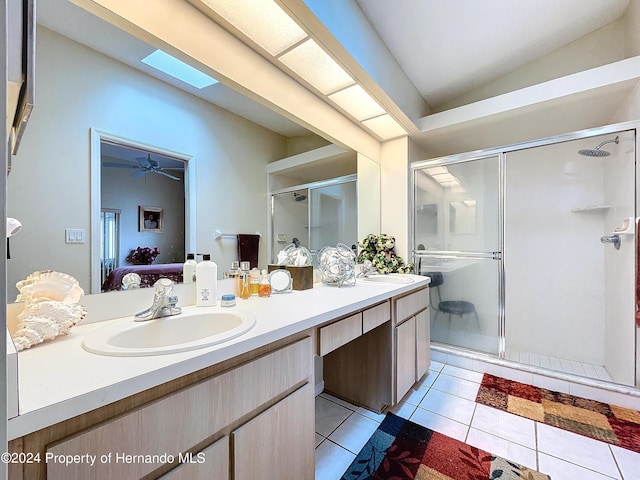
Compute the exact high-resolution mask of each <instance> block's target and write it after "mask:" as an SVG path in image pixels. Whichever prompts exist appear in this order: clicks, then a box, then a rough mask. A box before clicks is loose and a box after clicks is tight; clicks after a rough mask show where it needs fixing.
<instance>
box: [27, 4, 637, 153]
mask: <svg viewBox="0 0 640 480" xmlns="http://www.w3.org/2000/svg"><path fill="white" fill-rule="evenodd" d="M341 1H345V2H347V1H353V2H357V4H358V5H359V6H360V8H361V9H362V11H363V13H364V14H365V15H366V16H367V18H368V19H369V21H370V23H371V24H372V26H373V27H374V28H375V29H376V30H377V32H378V34H379V35H380V37H381V39H382V40H383V42H384V43H385V44H386V45H387V47H388V48H389V50H390V51H391V52H392V54H393V55H394V56H395V57H396V59H397V60H398V62H399V64H400V65H401V67H402V68H403V69H404V71H405V72H406V74H407V75H408V77H409V78H410V80H411V81H412V82H413V83H414V84H415V86H416V88H417V89H418V90H419V91H420V93H421V94H422V95H423V97H424V98H425V101H426V102H427V103H428V104H429V105H430V106H432V107H437V106H438V105H441V104H443V103H446V102H448V101H450V100H451V99H454V98H456V97H459V96H460V95H463V94H465V93H467V92H469V91H470V90H473V89H475V88H477V87H480V86H482V85H484V84H486V83H487V82H490V81H492V80H495V79H496V78H499V77H501V76H504V75H505V74H508V73H509V72H511V71H513V70H515V69H518V68H520V67H522V66H523V65H525V64H528V63H530V62H532V61H534V60H536V59H537V58H539V57H542V56H544V55H546V54H548V53H550V52H552V51H554V50H556V49H558V48H560V47H562V46H564V45H566V44H568V43H570V42H572V41H574V40H576V39H578V38H580V37H581V36H584V35H586V34H588V33H590V32H592V31H595V30H597V29H598V28H601V27H602V26H604V25H607V24H609V23H610V22H612V21H614V20H616V19H617V18H619V17H620V16H621V15H622V14H624V12H625V9H626V8H627V7H628V5H629V2H630V0H394V1H389V0H341ZM37 12H38V22H39V23H41V24H42V25H44V26H46V27H47V28H50V29H52V30H54V31H56V32H58V33H60V34H62V35H64V36H66V37H68V38H71V39H73V40H75V41H78V42H79V43H82V44H84V45H87V46H88V47H90V48H93V49H94V50H97V51H99V52H102V53H104V54H105V55H108V56H110V57H112V58H115V59H117V60H119V61H121V62H123V63H125V64H128V65H130V66H132V67H133V68H136V69H138V70H141V71H144V72H146V73H148V74H150V75H152V76H155V77H156V78H160V79H162V80H164V81H166V82H167V83H170V84H172V85H174V86H176V87H178V88H180V89H182V90H185V91H188V92H190V93H192V94H193V95H196V96H198V97H200V98H203V99H205V100H206V101H209V102H211V103H213V104H216V105H218V106H220V107H222V108H224V109H227V110H229V111H231V112H234V113H236V114H238V115H240V116H242V117H245V118H247V119H249V120H251V121H253V122H255V123H257V124H259V125H262V126H264V127H265V128H268V129H270V130H272V131H275V132H277V133H280V134H282V135H284V136H287V137H294V136H301V135H308V134H310V132H309V131H308V130H306V129H304V128H302V127H300V126H298V125H296V124H295V123H294V122H292V121H290V120H288V119H286V118H284V117H282V116H281V115H279V114H276V113H274V112H272V111H271V110H270V109H268V108H266V107H264V106H262V105H260V104H259V103H257V102H255V101H253V100H250V99H248V98H246V97H244V96H243V95H241V94H239V93H238V92H236V91H235V90H233V89H232V88H229V87H227V86H225V85H222V84H220V83H218V84H216V85H214V86H211V87H207V88H205V89H202V90H198V89H196V88H193V87H189V86H187V85H186V84H182V83H181V82H179V81H176V80H174V79H172V78H171V77H168V76H165V77H162V76H161V74H160V73H158V72H156V71H155V70H153V69H151V68H150V67H147V66H146V65H144V64H142V63H141V62H140V59H141V58H143V57H144V56H146V55H147V54H148V53H150V52H151V51H153V47H151V46H149V45H147V44H145V43H144V42H141V41H139V40H138V39H136V38H133V37H131V36H130V35H128V34H125V33H123V32H122V31H120V30H119V29H117V28H115V27H113V26H112V25H110V24H108V23H107V22H104V21H102V20H100V19H98V18H96V17H94V16H93V15H91V14H89V13H87V12H85V11H84V10H83V9H81V8H79V7H76V6H75V5H73V4H71V3H69V2H68V1H67V0H38V9H37ZM624 87H625V90H624V91H620V92H616V94H618V97H621V96H623V94H625V93H626V92H627V91H628V90H630V89H632V88H633V84H629V85H627V84H625V86H624ZM610 100H611V99H610V98H606V97H603V100H602V101H601V102H599V103H598V104H597V105H601V108H600V107H598V108H596V107H597V105H596V104H595V103H593V102H591V103H590V106H589V108H588V109H587V111H586V112H585V111H584V110H585V109H574V110H575V111H576V112H578V113H576V115H580V116H581V118H587V117H589V116H591V117H593V116H594V115H595V114H596V113H598V114H600V112H601V111H606V113H607V114H609V113H610V112H609V110H611V109H612V108H614V104H612V103H611V102H610ZM572 101H573V99H572ZM576 102H577V100H576ZM565 103H566V102H565ZM577 103H578V104H579V102H577ZM549 108H552V106H548V108H547V111H543V113H548V109H549ZM559 113H561V115H558V118H560V119H563V118H564V119H565V120H566V121H565V123H566V124H567V125H566V128H567V129H568V130H574V129H575V127H572V126H571V125H573V124H572V121H571V119H570V118H569V117H568V114H567V111H566V110H562V109H561V110H560V112H559ZM554 118H555V117H554ZM573 118H575V115H574V116H573ZM540 123H541V124H544V125H547V124H548V121H545V122H540ZM516 124H518V123H517V122H514V119H513V118H511V117H510V115H508V114H505V115H502V116H498V117H496V118H493V117H492V118H491V119H488V120H487V121H485V122H480V123H478V122H476V123H474V124H473V125H466V124H463V125H459V126H458V127H457V128H449V129H447V130H446V131H429V132H421V133H418V134H417V135H416V134H414V135H413V136H412V138H413V139H414V140H415V141H416V142H418V144H419V145H421V146H423V147H425V148H428V147H430V148H431V149H434V146H433V145H434V141H435V144H438V143H442V144H455V150H456V151H457V152H459V151H464V149H465V148H469V149H475V148H480V147H481V146H482V144H483V142H486V141H487V140H486V138H488V137H487V129H491V130H492V131H493V132H496V131H500V132H504V135H503V136H504V139H502V137H500V138H491V142H494V143H492V144H494V145H495V144H497V143H495V142H498V143H500V142H501V141H502V140H504V143H511V142H515V141H518V140H519V138H520V136H521V135H520V133H519V132H520V130H517V129H515V128H511V127H512V126H513V125H516ZM595 124H598V122H595ZM483 125H484V127H486V128H483ZM521 127H522V125H520V124H518V129H519V128H521ZM524 127H525V128H523V130H524V131H527V129H529V131H528V135H530V136H531V135H539V136H543V135H548V134H552V133H553V131H552V130H549V129H548V131H547V130H545V129H544V128H541V129H540V131H539V132H538V131H536V132H533V131H530V129H531V127H530V125H528V124H527V125H525V126H524ZM516 130H517V131H516ZM462 133H464V138H465V139H466V140H467V142H466V143H465V142H462V143H464V145H463V144H461V142H460V134H462ZM529 138H530V137H529ZM432 153H438V154H445V153H448V151H447V150H441V151H437V152H436V149H434V150H433V152H432Z"/></svg>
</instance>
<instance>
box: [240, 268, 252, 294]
mask: <svg viewBox="0 0 640 480" xmlns="http://www.w3.org/2000/svg"><path fill="white" fill-rule="evenodd" d="M239 278H240V295H239V296H240V298H242V299H244V300H246V299H247V298H249V297H250V296H251V292H250V290H249V272H247V271H245V270H242V271H241V272H240V275H239Z"/></svg>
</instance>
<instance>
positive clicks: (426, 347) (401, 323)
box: [393, 288, 431, 403]
mask: <svg viewBox="0 0 640 480" xmlns="http://www.w3.org/2000/svg"><path fill="white" fill-rule="evenodd" d="M428 306H429V289H428V288H423V289H421V290H418V291H416V292H413V293H410V294H408V295H405V296H403V297H399V298H395V299H393V308H394V316H393V324H394V325H395V327H394V338H395V359H394V360H395V368H394V371H395V390H394V403H397V402H399V401H400V400H401V399H402V397H404V395H405V394H406V393H407V392H408V391H409V389H410V388H411V387H412V386H413V384H414V383H416V382H417V381H418V380H420V379H421V378H422V377H423V376H424V374H425V373H427V371H428V370H429V364H430V361H431V358H430V348H431V347H430V342H431V340H430V330H429V309H428Z"/></svg>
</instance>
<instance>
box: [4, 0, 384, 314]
mask: <svg viewBox="0 0 640 480" xmlns="http://www.w3.org/2000/svg"><path fill="white" fill-rule="evenodd" d="M153 51H154V48H153V47H151V46H149V45H147V44H145V43H144V42H141V41H140V40H138V39H136V38H133V37H132V36H130V35H129V34H126V33H124V32H122V31H120V30H119V29H117V28H115V27H114V26H112V25H111V24H108V23H107V22H104V21H103V20H101V19H98V18H97V17H95V16H93V15H91V14H89V13H87V12H86V11H84V10H83V9H81V8H79V7H77V6H75V5H73V4H71V3H68V2H66V1H60V0H39V3H38V27H37V45H36V52H37V53H36V70H37V75H36V95H37V106H36V108H35V109H34V111H33V114H32V117H31V120H30V123H29V126H28V128H27V131H26V132H25V135H24V137H23V139H22V144H21V148H20V151H19V153H18V155H17V156H16V157H15V158H14V159H13V169H12V172H11V175H10V176H9V180H8V184H9V185H8V191H7V214H8V215H9V216H11V217H15V218H17V219H19V220H20V221H21V222H22V224H23V229H22V231H21V232H20V233H19V234H18V235H16V236H15V237H13V238H12V239H11V245H10V253H11V258H10V259H9V260H8V263H7V265H8V267H7V269H8V273H7V277H8V283H7V285H8V296H9V300H10V301H11V300H12V299H13V298H15V294H16V293H17V290H16V289H15V287H14V285H15V283H16V282H17V281H19V280H22V279H24V278H25V277H26V276H27V275H29V274H30V273H31V272H34V271H37V270H43V269H52V270H57V271H61V272H64V273H68V274H70V275H72V276H74V277H76V278H77V279H78V280H79V281H80V283H81V285H82V287H83V289H84V290H85V292H86V293H99V292H101V290H102V284H103V278H102V273H101V267H100V263H101V262H100V251H101V245H100V240H102V239H103V238H104V236H102V235H96V234H95V233H92V232H95V231H99V230H100V228H101V224H100V223H99V216H100V212H101V211H103V210H104V211H105V212H107V213H108V212H110V211H112V210H113V211H117V210H121V212H120V213H121V214H122V215H124V214H125V212H124V210H125V207H122V206H121V207H117V206H113V205H106V204H105V205H102V192H101V187H100V186H99V184H96V180H95V179H96V171H95V169H96V168H100V167H99V165H100V164H101V163H104V162H109V163H126V162H136V163H137V162H138V160H136V157H133V158H128V159H127V158H117V156H115V157H114V156H113V155H115V153H114V152H113V151H112V152H111V154H110V156H112V158H110V159H104V160H103V161H98V162H97V165H98V166H96V161H95V156H96V155H97V156H98V157H100V152H99V150H100V144H101V143H102V144H108V143H114V144H118V143H120V142H119V141H113V139H114V138H115V139H116V140H117V139H120V140H121V139H125V140H126V141H125V146H127V142H129V143H131V144H132V145H128V146H134V147H136V148H137V147H140V146H143V147H144V148H139V151H140V152H146V153H147V154H150V155H151V157H152V159H153V156H154V154H159V155H165V156H167V157H176V155H177V158H174V160H179V161H183V162H185V165H186V170H185V183H184V189H185V190H184V198H183V199H182V200H176V199H175V197H174V194H173V193H170V192H169V189H168V187H166V186H165V187H162V186H159V187H158V188H157V189H156V190H155V193H154V195H156V197H155V198H156V200H142V199H140V200H138V199H132V200H131V201H130V202H128V203H127V207H126V210H127V212H126V215H127V220H126V221H127V222H131V221H134V220H133V214H134V213H135V222H138V221H139V207H144V206H148V207H156V208H160V209H162V212H163V214H164V217H163V218H164V220H165V228H164V231H163V233H160V232H151V231H138V230H137V228H136V231H134V230H133V229H131V230H130V233H131V235H132V237H135V238H136V239H135V240H131V239H129V240H131V241H129V240H128V243H126V244H124V243H121V244H120V250H121V251H120V252H119V256H120V258H122V256H123V255H124V254H125V253H127V252H126V250H131V249H132V248H135V247H137V246H138V245H139V246H142V247H144V246H151V247H153V246H155V245H154V244H153V243H155V242H152V240H149V239H150V238H152V239H153V240H159V238H160V235H163V238H164V239H168V238H169V235H168V233H170V232H169V230H168V221H169V217H168V215H169V209H170V208H173V207H174V206H176V205H178V206H179V205H181V202H183V203H182V207H181V208H182V209H183V210H184V213H185V220H184V222H185V223H184V226H183V228H182V231H183V238H180V239H178V240H176V241H175V242H173V243H169V244H163V245H165V246H162V247H161V248H160V252H161V253H160V255H159V256H158V258H157V260H156V261H159V262H166V263H177V262H181V261H183V260H184V255H185V253H186V251H188V250H194V251H195V253H199V254H202V253H210V254H211V255H212V258H213V259H214V260H215V261H216V262H217V263H218V265H219V270H218V271H219V272H220V274H221V272H223V271H225V270H226V269H228V267H229V265H230V263H231V261H233V260H235V259H236V258H237V244H236V241H235V239H233V238H230V237H229V236H222V237H218V238H216V235H215V232H216V231H223V232H225V233H255V232H260V233H261V234H262V240H261V245H260V259H259V262H260V264H262V265H266V264H267V263H268V261H269V257H270V252H269V245H268V240H267V239H268V238H269V235H268V233H269V208H268V204H269V202H268V192H267V186H266V167H267V165H268V164H269V163H271V162H273V161H276V160H279V159H282V158H286V157H289V156H291V155H293V154H297V153H301V152H304V151H307V150H312V149H314V148H319V147H322V146H324V145H327V144H328V143H329V142H328V141H327V140H326V139H324V138H322V137H320V136H318V135H316V134H314V133H312V132H311V131H309V130H307V129H306V128H303V127H301V126H299V125H296V124H295V123H293V122H291V121H290V120H288V119H286V118H284V117H282V116H280V115H278V114H276V113H274V112H273V111H271V110H270V109H267V108H266V107H264V106H262V105H260V104H258V103H256V102H255V101H253V100H250V99H248V98H246V97H244V96H243V95H241V94H239V93H238V92H237V91H235V90H234V89H232V88H230V87H228V86H226V85H223V84H222V83H214V84H213V85H209V86H207V87H203V88H198V87H194V86H189V85H186V84H184V83H182V82H181V81H178V80H175V79H173V78H172V77H170V76H168V75H167V74H163V73H160V72H157V71H155V70H154V69H153V68H152V67H150V66H148V65H147V64H145V63H142V62H141V60H142V59H143V58H145V57H146V56H147V55H149V54H151V53H153ZM110 139H111V140H110ZM171 152H173V154H171ZM135 155H137V156H138V157H140V156H142V157H144V156H145V155H144V153H140V154H138V153H136V154H135ZM92 159H93V160H92ZM134 167H135V165H134ZM110 170H111V171H110V173H109V175H111V174H113V175H115V174H116V172H115V171H116V170H122V172H119V174H124V175H125V176H126V177H127V182H126V183H127V186H125V182H124V181H115V180H113V181H112V184H113V185H117V184H119V185H121V186H122V188H123V189H124V190H123V191H121V196H122V198H121V200H122V199H124V195H125V194H126V195H127V196H134V194H136V193H138V192H137V191H138V188H137V187H136V186H135V185H130V184H129V182H130V180H131V173H133V169H132V170H131V171H130V172H128V171H127V169H126V168H111V169H110ZM153 175H155V174H153ZM160 176H161V175H155V177H160ZM178 176H180V175H178ZM155 177H154V176H149V175H145V176H143V177H142V176H141V178H140V179H135V180H142V181H143V182H146V185H149V184H150V183H157V182H155V180H159V178H155ZM165 178H166V179H167V180H170V179H168V177H165ZM152 180H154V181H153V182H152ZM378 191H379V190H378ZM196 192H197V193H196ZM190 198H192V199H193V200H192V201H191V202H190V201H189V199H190ZM103 207H104V208H103ZM367 207H368V208H369V209H370V208H371V205H368V206H367ZM178 208H180V207H178ZM130 209H131V210H130ZM96 212H97V214H98V216H97V217H96ZM96 218H97V219H96ZM120 221H121V222H123V223H122V224H121V226H123V225H124V219H123V218H121V219H120ZM134 224H135V223H134ZM172 226H174V225H173V222H172ZM127 228H128V227H127ZM69 230H71V231H73V232H74V234H73V241H72V242H69V241H68V238H67V231H69ZM151 230H153V229H151ZM75 232H81V233H77V234H76V233H75ZM121 233H122V232H121ZM134 234H135V235H134ZM154 236H155V238H153V237H154ZM138 239H139V240H140V244H138V241H137V240H138ZM158 243H160V242H158ZM174 253H175V255H174Z"/></svg>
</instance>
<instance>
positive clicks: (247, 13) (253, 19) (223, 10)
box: [200, 0, 307, 56]
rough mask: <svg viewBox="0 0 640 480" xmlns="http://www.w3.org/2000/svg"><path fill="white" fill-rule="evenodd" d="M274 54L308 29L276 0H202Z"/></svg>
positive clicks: (290, 44)
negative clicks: (303, 27) (299, 23)
mask: <svg viewBox="0 0 640 480" xmlns="http://www.w3.org/2000/svg"><path fill="white" fill-rule="evenodd" d="M200 3H201V4H202V5H205V6H206V7H207V8H208V9H210V10H212V11H213V12H215V13H217V14H218V15H219V16H221V17H222V18H224V19H225V20H226V21H227V22H229V23H230V24H232V25H233V26H234V27H236V28H237V29H238V30H240V31H241V32H242V33H244V34H245V35H246V36H247V37H249V38H250V39H251V40H253V41H254V42H256V43H257V44H258V45H260V46H261V47H262V48H264V49H265V50H266V51H267V52H269V53H270V54H271V55H274V56H275V55H278V54H279V53H281V52H283V51H285V50H286V49H287V48H289V47H291V46H293V45H295V44H296V43H298V42H300V41H301V40H303V39H304V38H306V37H307V33H306V32H305V31H304V30H303V29H302V28H300V26H299V25H298V24H297V23H296V22H295V21H294V20H293V19H292V18H291V17H289V15H287V14H286V13H285V12H284V10H282V9H281V8H280V6H278V4H277V3H276V2H274V1H273V0H200Z"/></svg>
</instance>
